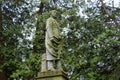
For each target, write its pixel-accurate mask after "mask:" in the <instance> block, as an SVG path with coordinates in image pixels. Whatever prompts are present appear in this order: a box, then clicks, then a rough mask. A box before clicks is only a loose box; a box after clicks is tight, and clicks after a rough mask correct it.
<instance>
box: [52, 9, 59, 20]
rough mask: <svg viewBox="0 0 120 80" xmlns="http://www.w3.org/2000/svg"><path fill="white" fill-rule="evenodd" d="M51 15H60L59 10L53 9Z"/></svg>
mask: <svg viewBox="0 0 120 80" xmlns="http://www.w3.org/2000/svg"><path fill="white" fill-rule="evenodd" d="M51 15H52V16H53V17H54V18H56V17H57V16H58V12H57V11H56V10H52V11H51Z"/></svg>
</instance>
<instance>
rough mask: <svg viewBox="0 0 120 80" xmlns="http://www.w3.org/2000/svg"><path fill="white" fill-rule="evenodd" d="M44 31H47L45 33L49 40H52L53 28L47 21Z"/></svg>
mask: <svg viewBox="0 0 120 80" xmlns="http://www.w3.org/2000/svg"><path fill="white" fill-rule="evenodd" d="M46 29H47V33H48V35H49V37H50V39H52V38H53V31H52V29H53V27H52V22H51V21H50V20H47V23H46Z"/></svg>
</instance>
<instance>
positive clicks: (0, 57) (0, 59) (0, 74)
mask: <svg viewBox="0 0 120 80" xmlns="http://www.w3.org/2000/svg"><path fill="white" fill-rule="evenodd" d="M1 6H2V2H0V49H1V48H2V45H3V43H2V40H3V38H2V9H1ZM1 64H3V55H2V51H0V66H1ZM0 80H5V72H4V71H2V72H0Z"/></svg>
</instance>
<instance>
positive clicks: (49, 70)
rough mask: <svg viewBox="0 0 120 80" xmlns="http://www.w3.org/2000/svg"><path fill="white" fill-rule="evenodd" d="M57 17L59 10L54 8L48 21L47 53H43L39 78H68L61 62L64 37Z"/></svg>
mask: <svg viewBox="0 0 120 80" xmlns="http://www.w3.org/2000/svg"><path fill="white" fill-rule="evenodd" d="M56 17H57V11H56V10H52V11H51V16H50V18H48V19H47V21H46V35H45V46H46V53H44V54H43V55H42V63H41V72H39V74H38V77H37V78H36V79H37V80H68V78H67V74H66V73H65V72H64V70H63V69H62V66H61V62H60V54H61V50H62V43H61V42H62V38H61V36H60V32H59V23H58V22H57V21H56Z"/></svg>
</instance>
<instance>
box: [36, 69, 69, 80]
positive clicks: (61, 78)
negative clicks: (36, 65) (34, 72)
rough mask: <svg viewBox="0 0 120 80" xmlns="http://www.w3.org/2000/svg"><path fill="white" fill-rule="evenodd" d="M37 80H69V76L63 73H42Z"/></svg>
mask: <svg viewBox="0 0 120 80" xmlns="http://www.w3.org/2000/svg"><path fill="white" fill-rule="evenodd" d="M36 79H37V80H68V78H67V74H66V73H65V72H62V71H47V72H40V73H39V74H38V77H37V78H36Z"/></svg>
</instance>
